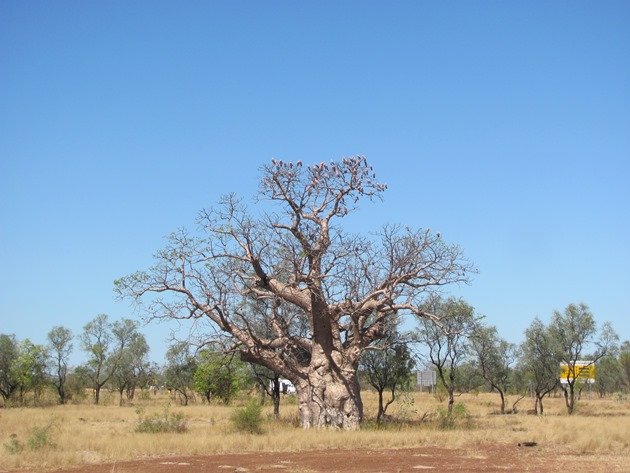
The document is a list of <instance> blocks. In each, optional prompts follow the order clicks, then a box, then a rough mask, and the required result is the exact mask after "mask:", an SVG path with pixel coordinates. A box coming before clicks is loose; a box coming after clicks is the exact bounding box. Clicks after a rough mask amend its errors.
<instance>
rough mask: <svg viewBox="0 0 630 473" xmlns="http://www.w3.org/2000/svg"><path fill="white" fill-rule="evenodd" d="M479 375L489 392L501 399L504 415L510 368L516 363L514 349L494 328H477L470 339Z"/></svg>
mask: <svg viewBox="0 0 630 473" xmlns="http://www.w3.org/2000/svg"><path fill="white" fill-rule="evenodd" d="M471 341H472V348H473V351H474V353H475V355H476V358H477V363H478V367H479V368H478V369H479V373H480V374H481V376H482V377H483V379H484V380H485V381H486V382H487V383H488V385H489V386H490V388H491V390H493V391H496V392H498V393H499V396H500V397H501V414H505V404H506V395H507V392H508V389H509V388H510V382H511V368H512V365H513V364H514V363H515V361H516V347H515V345H514V344H512V343H508V342H507V341H505V340H503V339H502V338H500V337H499V335H498V333H497V329H496V328H495V327H482V326H480V327H478V328H477V329H476V330H475V332H474V334H473V336H472V337H471Z"/></svg>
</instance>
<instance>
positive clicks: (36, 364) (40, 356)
mask: <svg viewBox="0 0 630 473" xmlns="http://www.w3.org/2000/svg"><path fill="white" fill-rule="evenodd" d="M47 357H48V353H47V352H46V348H45V347H43V346H42V345H36V344H34V343H32V342H31V341H30V340H29V339H28V338H27V339H25V340H23V341H22V342H20V343H19V344H18V355H17V357H16V358H15V360H14V363H13V366H12V367H11V370H12V371H13V378H14V379H15V380H16V381H17V383H18V392H19V395H20V403H23V402H24V394H25V393H26V392H28V391H31V390H32V391H33V395H34V398H35V400H37V399H38V398H39V394H40V393H41V390H42V388H43V387H44V385H45V384H46V365H47Z"/></svg>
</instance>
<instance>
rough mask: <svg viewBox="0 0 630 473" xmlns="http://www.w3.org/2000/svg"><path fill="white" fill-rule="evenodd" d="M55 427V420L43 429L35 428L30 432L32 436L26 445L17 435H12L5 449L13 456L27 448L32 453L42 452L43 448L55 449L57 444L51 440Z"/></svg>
mask: <svg viewBox="0 0 630 473" xmlns="http://www.w3.org/2000/svg"><path fill="white" fill-rule="evenodd" d="M54 426H55V421H54V419H53V420H51V421H50V422H49V423H48V424H46V425H45V426H43V427H33V428H32V429H31V431H30V435H29V436H28V438H27V439H26V444H24V443H23V442H21V441H20V439H19V438H18V436H17V435H16V434H11V437H10V438H9V441H8V442H6V443H5V444H4V449H5V450H6V451H7V452H8V453H10V454H12V455H16V454H18V453H22V452H23V451H24V449H25V448H26V447H28V449H29V450H30V451H32V452H34V451H37V450H41V449H43V448H47V447H48V448H53V447H55V444H54V443H53V441H52V439H51V430H52V429H53V427H54Z"/></svg>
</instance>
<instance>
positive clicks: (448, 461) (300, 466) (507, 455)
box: [55, 445, 630, 473]
mask: <svg viewBox="0 0 630 473" xmlns="http://www.w3.org/2000/svg"><path fill="white" fill-rule="evenodd" d="M424 470H426V471H435V472H442V471H445V472H449V471H457V472H462V473H465V472H471V473H473V472H482V471H483V472H486V471H510V472H512V473H516V472H521V471H533V472H560V471H563V472H567V471H569V472H571V473H575V472H598V471H599V472H606V473H613V472H630V459H627V458H624V457H621V456H615V455H571V454H567V453H562V452H550V451H544V450H542V449H540V447H518V446H513V447H512V446H505V445H503V446H485V447H483V446H480V447H477V448H475V449H460V450H455V449H446V448H438V447H435V448H433V447H422V448H412V449H397V450H367V451H361V450H326V451H310V452H289V453H279V452H263V453H242V454H222V455H208V456H194V457H166V458H152V459H147V460H138V461H126V462H120V463H109V464H99V465H88V466H84V467H81V468H77V469H71V470H55V471H56V472H57V473H59V472H62V471H63V472H66V473H71V472H85V473H149V472H151V473H167V472H168V473H170V472H174V473H193V472H195V473H196V472H224V473H228V472H241V473H245V472H276V473H279V472H302V473H311V472H313V473H314V472H366V473H368V472H373V473H376V472H414V471H424Z"/></svg>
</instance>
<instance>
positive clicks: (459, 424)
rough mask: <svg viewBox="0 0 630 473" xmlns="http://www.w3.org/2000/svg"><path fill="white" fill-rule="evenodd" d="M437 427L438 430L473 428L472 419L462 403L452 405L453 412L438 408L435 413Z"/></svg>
mask: <svg viewBox="0 0 630 473" xmlns="http://www.w3.org/2000/svg"><path fill="white" fill-rule="evenodd" d="M436 421H437V426H438V427H439V428H440V429H456V428H471V427H473V419H472V416H471V415H470V413H469V412H468V409H466V406H464V405H463V404H462V403H457V404H454V405H453V411H452V412H451V413H449V412H448V409H446V408H440V409H438V411H437V417H436Z"/></svg>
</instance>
